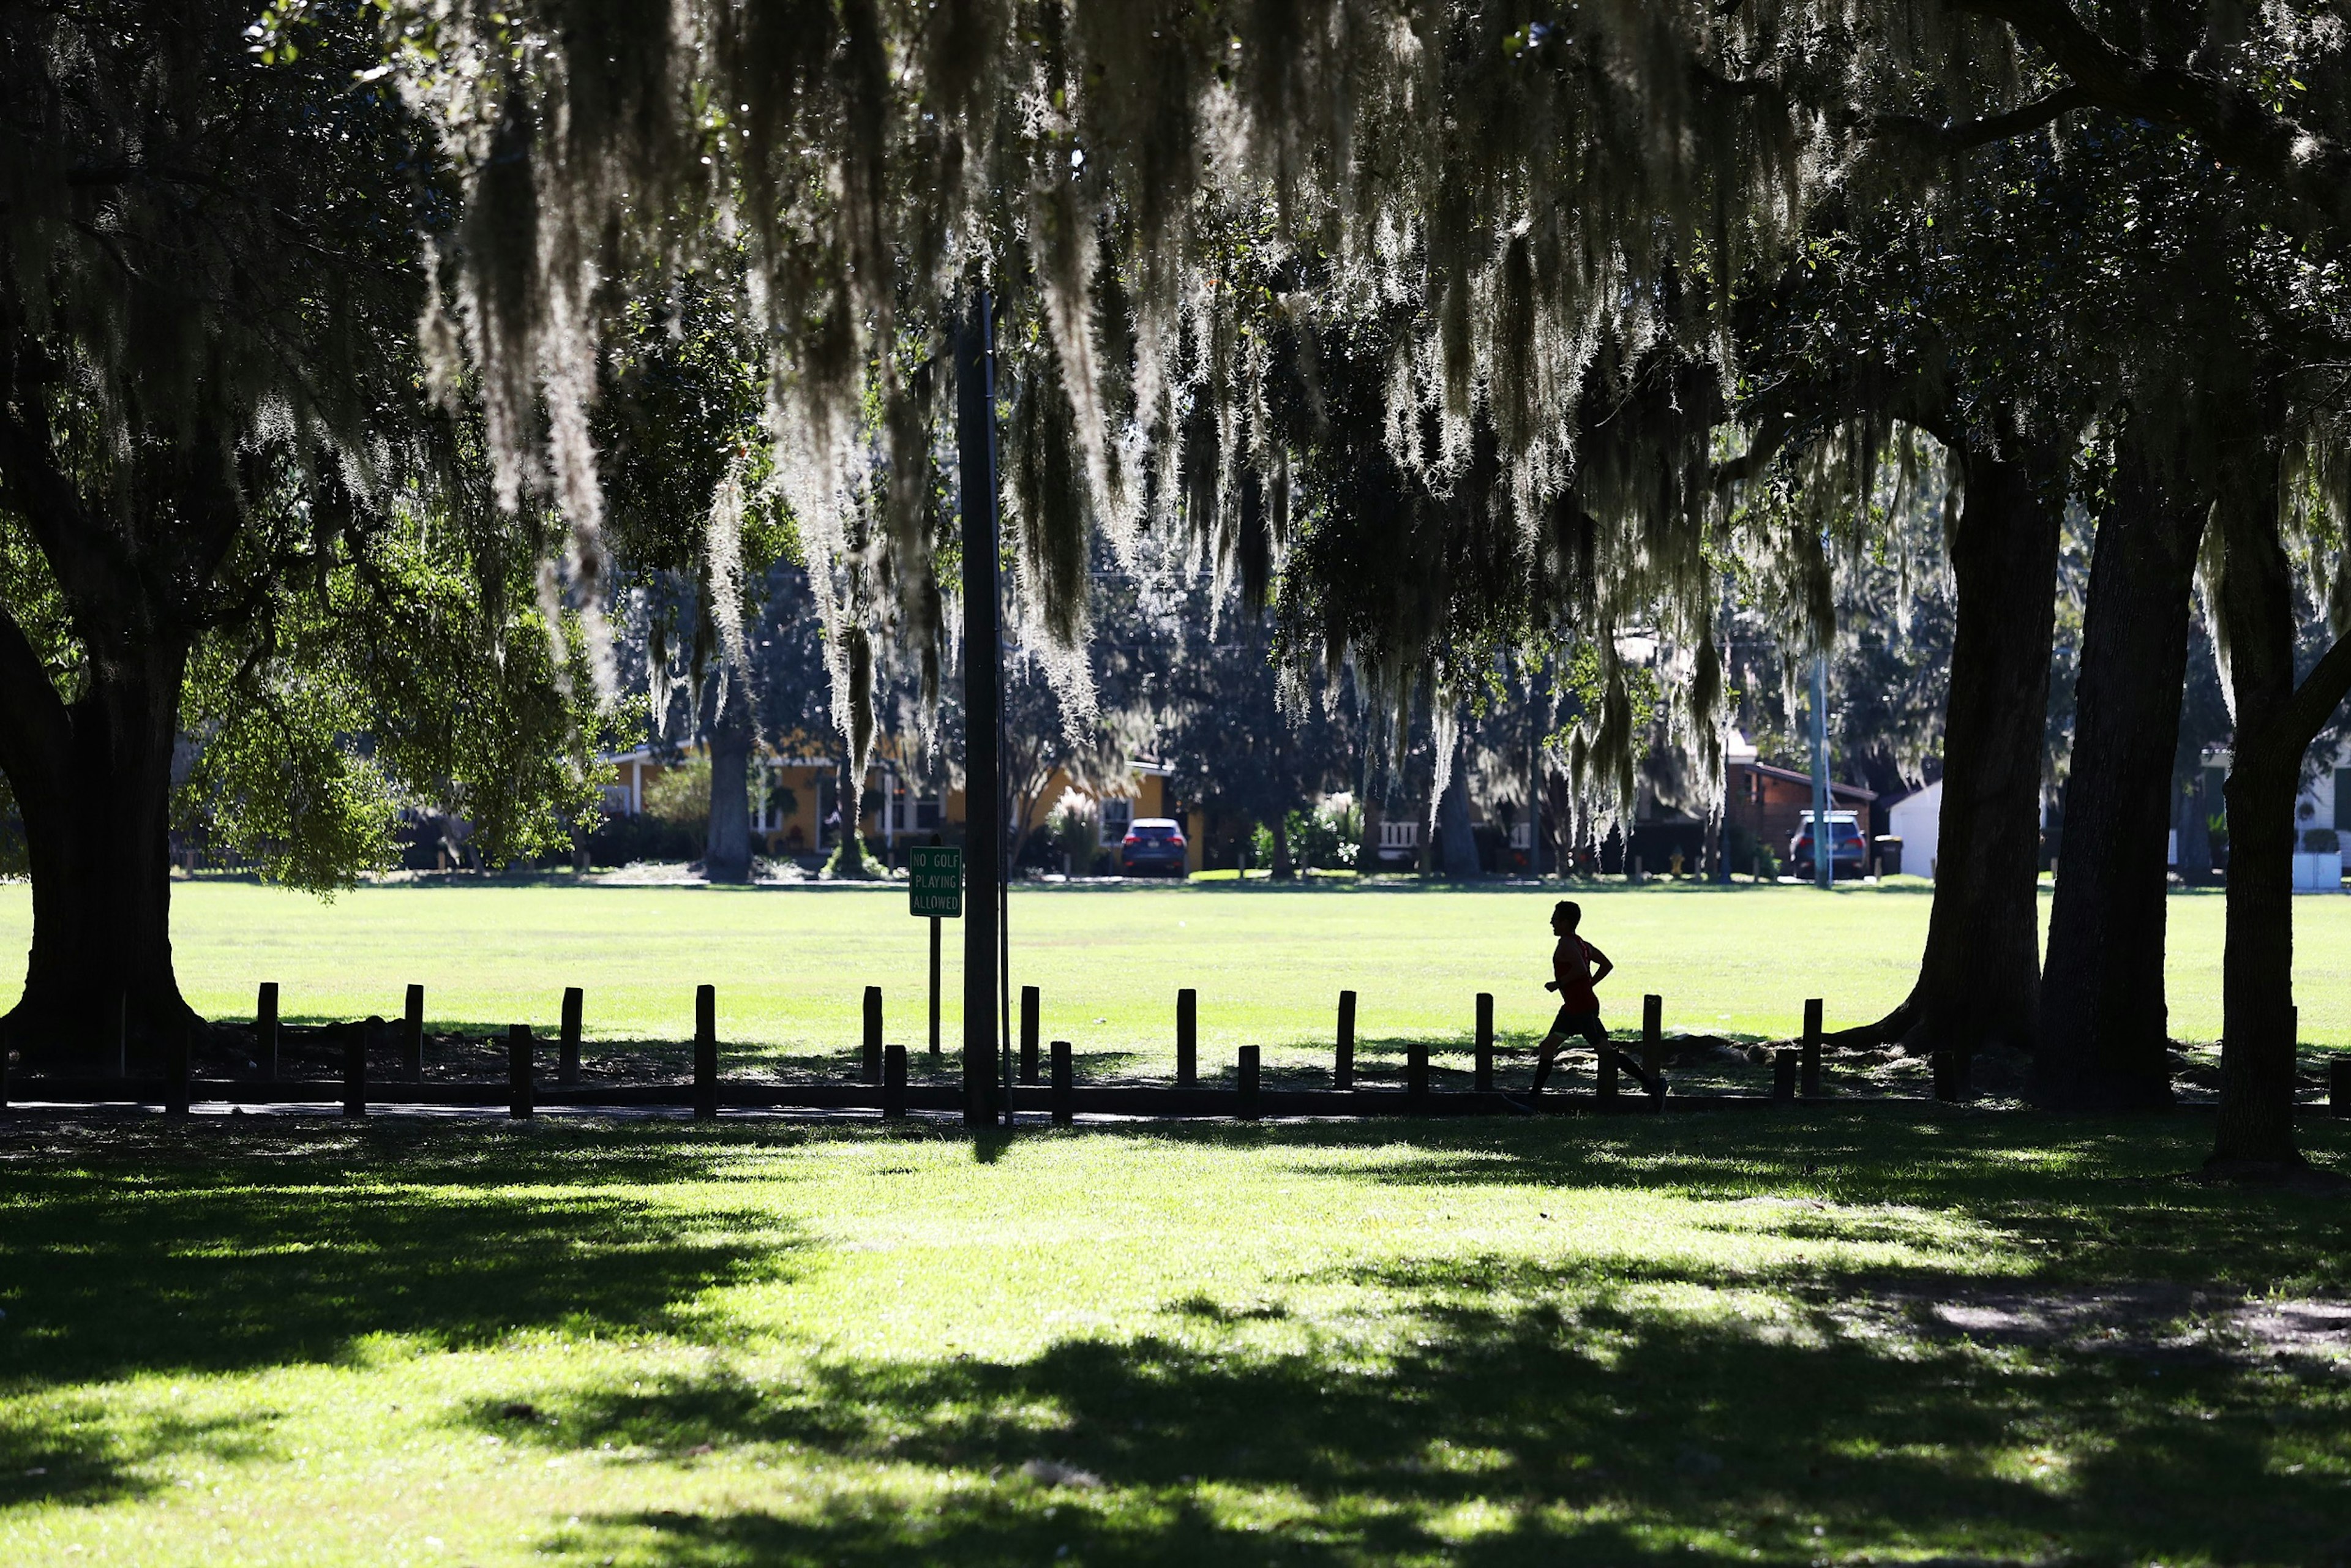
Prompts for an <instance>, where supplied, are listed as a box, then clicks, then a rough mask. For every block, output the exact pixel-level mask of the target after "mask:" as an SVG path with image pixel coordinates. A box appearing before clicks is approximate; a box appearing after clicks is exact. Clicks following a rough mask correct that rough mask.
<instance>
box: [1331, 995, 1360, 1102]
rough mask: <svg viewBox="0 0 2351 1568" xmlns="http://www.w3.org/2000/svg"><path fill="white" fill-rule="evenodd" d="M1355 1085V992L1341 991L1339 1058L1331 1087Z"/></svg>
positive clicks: (1334, 1069)
mask: <svg viewBox="0 0 2351 1568" xmlns="http://www.w3.org/2000/svg"><path fill="white" fill-rule="evenodd" d="M1354 1086H1355V993H1354V992H1353V991H1341V992H1340V993H1339V1058H1338V1061H1336V1062H1334V1063H1333V1064H1332V1068H1331V1087H1332V1088H1333V1089H1338V1090H1348V1089H1353V1087H1354Z"/></svg>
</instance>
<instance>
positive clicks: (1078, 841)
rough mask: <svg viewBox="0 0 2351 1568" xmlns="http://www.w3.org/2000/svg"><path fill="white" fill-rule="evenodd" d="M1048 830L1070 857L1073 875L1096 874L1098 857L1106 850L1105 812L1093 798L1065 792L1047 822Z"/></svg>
mask: <svg viewBox="0 0 2351 1568" xmlns="http://www.w3.org/2000/svg"><path fill="white" fill-rule="evenodd" d="M1045 831H1046V833H1047V834H1048V835H1049V836H1050V838H1051V839H1052V841H1053V842H1054V844H1055V845H1056V846H1058V847H1059V848H1060V850H1061V852H1062V854H1064V855H1066V856H1067V857H1069V858H1068V862H1067V863H1068V867H1069V873H1070V874H1071V876H1090V875H1092V873H1093V869H1094V859H1095V856H1096V854H1097V853H1098V852H1100V850H1101V849H1102V815H1101V813H1100V812H1099V811H1098V810H1096V809H1095V807H1094V803H1093V802H1092V801H1091V800H1079V799H1078V798H1077V797H1075V796H1071V795H1064V796H1062V797H1061V804H1060V805H1058V806H1056V807H1054V808H1053V814H1052V816H1051V817H1050V818H1049V819H1048V820H1047V821H1046V823H1045Z"/></svg>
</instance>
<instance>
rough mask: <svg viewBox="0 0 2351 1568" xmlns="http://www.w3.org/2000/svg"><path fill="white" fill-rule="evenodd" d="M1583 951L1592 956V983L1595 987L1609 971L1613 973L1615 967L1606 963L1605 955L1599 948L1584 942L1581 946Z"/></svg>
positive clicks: (1606, 956) (1606, 957)
mask: <svg viewBox="0 0 2351 1568" xmlns="http://www.w3.org/2000/svg"><path fill="white" fill-rule="evenodd" d="M1583 950H1584V951H1585V952H1587V953H1589V954H1591V955H1592V962H1593V970H1592V983H1593V985H1595V986H1596V985H1598V984H1599V983H1600V982H1601V981H1603V980H1604V979H1606V978H1607V977H1608V976H1609V974H1610V973H1611V971H1613V970H1614V968H1615V967H1616V966H1615V965H1614V964H1612V963H1610V962H1609V961H1608V955H1607V954H1605V953H1603V952H1602V951H1601V950H1600V949H1599V948H1597V947H1594V946H1593V945H1592V944H1591V943H1589V942H1586V943H1585V944H1584V945H1583Z"/></svg>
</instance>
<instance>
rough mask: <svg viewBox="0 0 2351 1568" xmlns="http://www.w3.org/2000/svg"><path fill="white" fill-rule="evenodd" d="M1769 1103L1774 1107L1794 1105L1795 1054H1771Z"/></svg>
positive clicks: (1779, 1052)
mask: <svg viewBox="0 0 2351 1568" xmlns="http://www.w3.org/2000/svg"><path fill="white" fill-rule="evenodd" d="M1771 1103H1773V1104H1774V1105H1792V1104H1794V1103H1796V1053H1795V1052H1794V1051H1774V1052H1773V1053H1772V1056H1771Z"/></svg>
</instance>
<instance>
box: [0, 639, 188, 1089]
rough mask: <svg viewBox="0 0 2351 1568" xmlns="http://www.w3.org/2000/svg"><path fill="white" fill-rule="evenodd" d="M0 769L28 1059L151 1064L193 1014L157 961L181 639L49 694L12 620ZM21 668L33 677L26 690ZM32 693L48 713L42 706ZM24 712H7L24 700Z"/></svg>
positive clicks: (93, 667) (164, 946) (18, 1042)
mask: <svg viewBox="0 0 2351 1568" xmlns="http://www.w3.org/2000/svg"><path fill="white" fill-rule="evenodd" d="M5 640H6V641H7V642H8V643H12V644H13V646H12V647H10V648H9V649H7V650H6V652H5V654H0V657H5V662H6V663H7V664H10V665H11V666H13V668H12V669H11V671H10V675H9V678H8V679H7V681H6V685H8V686H9V688H10V690H9V692H8V696H7V700H6V702H5V709H6V713H5V720H6V722H5V730H6V735H5V739H0V767H5V768H6V770H7V774H8V782H9V786H10V788H11V789H14V790H15V792H16V803H17V807H18V809H19V810H21V811H22V812H23V814H24V821H25V840H26V849H27V851H28V852H29V853H30V856H31V861H32V873H33V877H32V880H33V943H32V950H31V954H30V956H29V958H28V960H27V962H26V968H25V993H24V996H23V998H22V999H21V1000H20V1001H19V1002H18V1003H17V1004H16V1009H15V1010H14V1011H12V1012H11V1013H10V1014H9V1015H8V1019H7V1024H8V1039H9V1042H10V1044H11V1046H12V1047H13V1048H15V1049H18V1050H21V1051H24V1052H25V1054H26V1059H27V1060H28V1061H47V1062H54V1063H57V1064H61V1065H71V1066H74V1067H77V1068H81V1069H85V1070H91V1071H97V1070H107V1071H111V1070H112V1069H114V1068H115V1067H116V1066H117V1065H118V1064H119V1063H120V1061H121V1060H122V1058H123V1056H124V1054H125V1053H126V1051H127V1054H128V1056H129V1058H130V1061H131V1065H133V1066H137V1065H139V1064H141V1063H152V1061H154V1060H155V1059H156V1056H157V1054H158V1050H159V1046H158V1042H159V1041H160V1040H162V1039H164V1038H166V1037H167V1036H170V1035H175V1034H183V1033H184V1032H185V1031H186V1030H187V1029H188V1028H189V1027H190V1025H191V1024H192V1023H193V1016H194V1015H193V1014H192V1013H191V1012H190V1011H189V1009H188V1005H187V1003H186V1002H185V1001H183V999H182V998H181V996H180V988H179V983H178V981H177V980H176V979H175V978H174V977H173V975H172V931H171V925H172V922H171V914H172V880H171V858H170V827H169V819H170V809H171V792H172V742H173V739H174V737H176V735H177V733H178V729H179V713H180V690H181V682H182V679H183V674H184V673H185V670H186V665H187V648H186V646H185V644H184V643H180V642H178V641H177V640H175V639H159V640H158V641H157V642H155V643H151V644H150V645H149V646H147V647H145V648H143V649H141V650H139V651H137V652H136V653H131V654H127V655H126V654H116V655H100V656H97V657H93V658H92V660H91V661H90V665H89V685H88V689H87V690H86V691H85V692H84V694H83V695H82V696H81V697H80V698H79V699H78V701H76V702H74V703H73V704H71V705H70V706H66V705H63V704H61V703H58V702H57V696H56V693H55V690H54V688H51V687H49V686H48V684H47V675H46V674H44V673H43V672H42V671H41V670H40V669H39V667H38V664H37V662H33V663H32V664H31V668H30V669H29V671H26V668H25V664H26V662H27V661H30V660H31V650H30V649H29V648H28V647H26V645H25V643H24V640H23V638H22V637H21V635H19V634H18V633H17V632H16V627H15V625H14V623H13V622H11V623H9V624H8V625H7V627H6V629H5ZM27 680H29V681H33V682H38V683H39V689H31V688H30V687H29V686H28V685H27ZM44 695H46V698H47V705H48V711H47V713H43V711H42V700H43V697H44ZM28 707H29V708H30V709H31V710H32V712H33V714H34V715H35V717H34V719H33V722H30V723H26V722H22V720H23V718H24V716H26V710H27V708H28Z"/></svg>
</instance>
